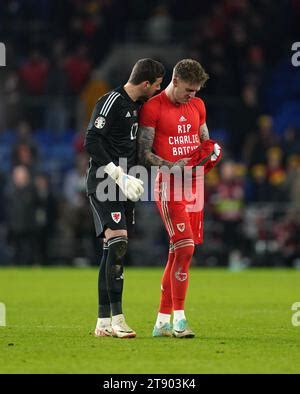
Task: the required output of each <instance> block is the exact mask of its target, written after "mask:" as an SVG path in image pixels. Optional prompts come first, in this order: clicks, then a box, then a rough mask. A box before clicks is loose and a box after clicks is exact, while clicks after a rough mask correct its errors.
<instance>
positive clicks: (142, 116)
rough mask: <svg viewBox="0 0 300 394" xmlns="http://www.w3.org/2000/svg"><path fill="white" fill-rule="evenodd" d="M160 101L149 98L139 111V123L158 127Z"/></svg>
mask: <svg viewBox="0 0 300 394" xmlns="http://www.w3.org/2000/svg"><path fill="white" fill-rule="evenodd" d="M159 107H160V104H159V101H158V100H154V99H152V100H149V101H147V102H146V103H145V104H144V105H143V106H142V108H141V110H140V113H139V125H140V126H145V127H154V128H156V125H157V120H158V117H159Z"/></svg>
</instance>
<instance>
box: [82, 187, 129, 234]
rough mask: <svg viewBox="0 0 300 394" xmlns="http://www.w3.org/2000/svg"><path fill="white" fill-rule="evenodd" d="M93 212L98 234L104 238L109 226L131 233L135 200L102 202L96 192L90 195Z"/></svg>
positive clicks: (112, 228)
mask: <svg viewBox="0 0 300 394" xmlns="http://www.w3.org/2000/svg"><path fill="white" fill-rule="evenodd" d="M89 200H90V205H91V208H92V212H93V218H94V224H95V229H96V236H97V237H100V238H104V232H105V230H106V229H107V228H110V229H111V230H127V231H128V232H129V233H130V232H131V231H132V229H133V225H134V220H135V218H134V202H132V201H103V202H100V201H99V200H98V199H97V197H96V193H94V194H90V195H89Z"/></svg>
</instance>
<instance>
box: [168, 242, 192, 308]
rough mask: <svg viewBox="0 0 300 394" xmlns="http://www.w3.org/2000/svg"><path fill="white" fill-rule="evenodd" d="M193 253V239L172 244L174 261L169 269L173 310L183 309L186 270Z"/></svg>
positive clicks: (185, 290)
mask: <svg viewBox="0 0 300 394" xmlns="http://www.w3.org/2000/svg"><path fill="white" fill-rule="evenodd" d="M193 253H194V241H193V240H192V239H188V238H186V239H182V240H180V241H178V242H176V243H175V244H174V255H175V256H174V262H173V265H172V269H171V288H172V301H173V308H174V310H184V301H185V297H186V292H187V288H188V271H189V266H190V263H191V260H192V257H193Z"/></svg>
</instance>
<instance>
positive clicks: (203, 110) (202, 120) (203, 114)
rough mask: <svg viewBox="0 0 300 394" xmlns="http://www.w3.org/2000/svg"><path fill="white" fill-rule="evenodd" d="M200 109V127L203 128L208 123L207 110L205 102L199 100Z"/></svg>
mask: <svg viewBox="0 0 300 394" xmlns="http://www.w3.org/2000/svg"><path fill="white" fill-rule="evenodd" d="M198 108H199V113H200V126H202V125H203V124H204V123H205V122H206V108H205V104H204V102H203V101H202V100H201V99H199V101H198Z"/></svg>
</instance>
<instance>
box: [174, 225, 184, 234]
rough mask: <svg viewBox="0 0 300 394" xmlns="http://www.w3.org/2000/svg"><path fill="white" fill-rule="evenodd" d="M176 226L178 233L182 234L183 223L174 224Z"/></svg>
mask: <svg viewBox="0 0 300 394" xmlns="http://www.w3.org/2000/svg"><path fill="white" fill-rule="evenodd" d="M176 226H177V228H178V231H180V232H181V233H183V232H184V230H185V223H178V224H176Z"/></svg>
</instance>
